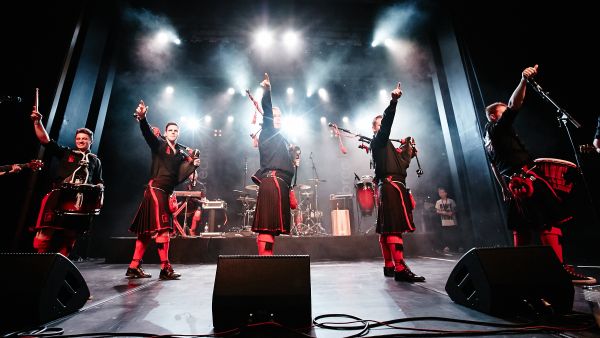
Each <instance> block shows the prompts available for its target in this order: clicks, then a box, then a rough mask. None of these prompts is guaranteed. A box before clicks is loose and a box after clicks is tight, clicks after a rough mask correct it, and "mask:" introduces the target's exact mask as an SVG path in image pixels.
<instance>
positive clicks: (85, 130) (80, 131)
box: [75, 128, 94, 141]
mask: <svg viewBox="0 0 600 338" xmlns="http://www.w3.org/2000/svg"><path fill="white" fill-rule="evenodd" d="M77 134H86V135H87V136H89V137H90V139H91V140H92V141H93V140H94V132H93V131H91V130H89V129H88V128H79V129H77V130H75V135H77Z"/></svg>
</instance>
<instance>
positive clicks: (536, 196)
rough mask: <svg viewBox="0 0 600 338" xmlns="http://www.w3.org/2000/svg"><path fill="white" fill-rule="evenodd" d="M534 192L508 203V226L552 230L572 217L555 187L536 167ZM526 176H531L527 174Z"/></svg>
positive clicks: (518, 229)
mask: <svg viewBox="0 0 600 338" xmlns="http://www.w3.org/2000/svg"><path fill="white" fill-rule="evenodd" d="M530 173H532V174H533V176H535V180H534V181H533V194H532V195H531V197H529V198H521V199H519V198H513V199H511V200H510V201H509V202H508V204H507V227H508V229H509V230H513V231H523V230H535V231H539V230H550V228H552V227H553V226H557V225H560V224H562V223H564V222H566V221H568V220H570V219H571V218H572V216H571V215H570V213H569V212H568V210H567V209H566V208H565V207H564V204H563V202H562V200H561V198H560V197H559V196H558V195H557V193H556V191H555V190H554V188H553V187H552V186H551V185H550V184H549V183H548V181H547V180H546V179H545V178H543V177H542V176H541V175H540V174H541V173H539V172H538V171H537V170H536V169H534V170H533V171H531V172H530ZM525 176H531V174H530V175H525Z"/></svg>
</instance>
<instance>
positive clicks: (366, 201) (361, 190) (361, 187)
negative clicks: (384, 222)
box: [355, 175, 375, 216]
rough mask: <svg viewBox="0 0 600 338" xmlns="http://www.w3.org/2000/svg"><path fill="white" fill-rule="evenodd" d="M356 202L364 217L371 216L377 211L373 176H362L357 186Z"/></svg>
mask: <svg viewBox="0 0 600 338" xmlns="http://www.w3.org/2000/svg"><path fill="white" fill-rule="evenodd" d="M355 188H356V201H357V202H358V206H359V207H360V212H361V214H362V215H363V216H370V215H372V214H373V210H374V209H375V187H374V186H373V177H372V176H368V175H365V176H361V179H360V181H358V182H357V183H356V184H355Z"/></svg>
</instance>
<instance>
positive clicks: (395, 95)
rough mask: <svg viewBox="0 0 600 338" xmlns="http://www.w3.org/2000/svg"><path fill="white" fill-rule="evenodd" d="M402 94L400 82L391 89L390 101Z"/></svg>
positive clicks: (395, 99) (396, 99)
mask: <svg viewBox="0 0 600 338" xmlns="http://www.w3.org/2000/svg"><path fill="white" fill-rule="evenodd" d="M400 96H402V88H400V82H398V85H397V86H396V88H395V89H394V90H392V101H398V99H399V98H400Z"/></svg>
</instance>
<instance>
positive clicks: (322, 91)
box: [318, 88, 329, 101]
mask: <svg viewBox="0 0 600 338" xmlns="http://www.w3.org/2000/svg"><path fill="white" fill-rule="evenodd" d="M318 94H319V97H320V98H321V100H323V101H329V93H327V90H325V89H324V88H319V91H318Z"/></svg>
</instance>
